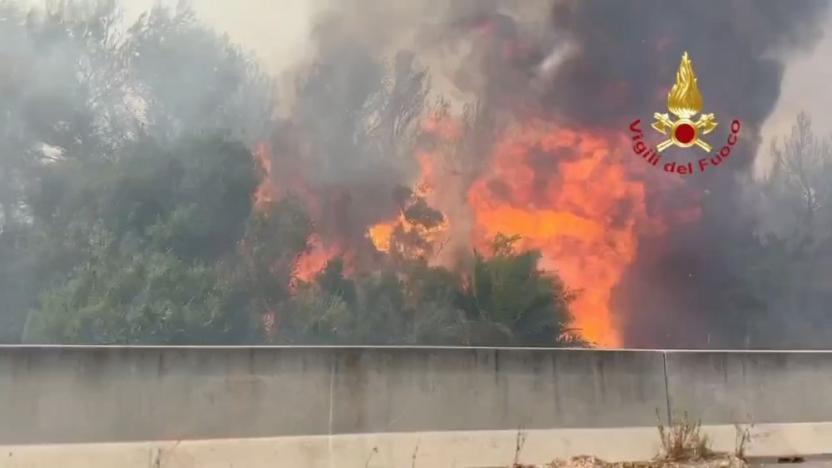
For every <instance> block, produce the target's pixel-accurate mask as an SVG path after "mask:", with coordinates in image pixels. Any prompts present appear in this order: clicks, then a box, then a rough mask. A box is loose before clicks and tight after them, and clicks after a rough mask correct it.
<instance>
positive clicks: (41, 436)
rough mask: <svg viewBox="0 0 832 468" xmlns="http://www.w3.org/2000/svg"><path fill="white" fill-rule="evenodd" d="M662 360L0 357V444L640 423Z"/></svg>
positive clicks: (193, 354)
mask: <svg viewBox="0 0 832 468" xmlns="http://www.w3.org/2000/svg"><path fill="white" fill-rule="evenodd" d="M666 408H667V395H666V393H665V381H664V359H663V356H662V355H661V353H651V352H638V351H597V352H587V351H584V350H553V349H485V348H467V349H466V348H297V347H262V348H120V347H114V348H109V347H90V348H83V347H79V348H58V347H23V348H8V347H7V348H0V421H15V424H13V425H12V424H2V425H0V444H27V443H79V442H124V441H141V440H170V439H176V440H185V439H209V438H232V437H273V436H282V435H318V434H345V433H364V432H415V431H446V430H501V429H506V430H512V429H518V428H527V429H550V428H559V427H590V428H591V427H625V426H649V425H652V424H654V423H655V415H656V411H657V410H658V411H660V412H661V413H662V414H664V413H666Z"/></svg>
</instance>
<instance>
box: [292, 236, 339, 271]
mask: <svg viewBox="0 0 832 468" xmlns="http://www.w3.org/2000/svg"><path fill="white" fill-rule="evenodd" d="M340 253H341V249H339V248H338V247H337V246H331V245H330V246H327V245H324V243H323V242H322V241H321V237H320V236H318V235H317V234H313V235H312V236H310V238H309V250H307V251H306V252H304V253H303V254H301V255H300V256H299V257H298V259H297V261H296V262H295V278H297V279H299V280H301V281H305V282H309V281H312V280H313V279H315V275H317V274H318V273H319V272H320V271H321V270H323V269H324V268H325V267H326V264H327V263H328V262H329V261H330V260H332V259H333V258H335V257H336V256H338V255H339V254H340Z"/></svg>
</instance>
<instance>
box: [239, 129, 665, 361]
mask: <svg viewBox="0 0 832 468" xmlns="http://www.w3.org/2000/svg"><path fill="white" fill-rule="evenodd" d="M422 132H423V136H425V137H427V140H429V142H430V143H429V144H421V145H417V148H415V149H414V158H415V160H416V162H418V169H419V172H418V175H417V176H416V177H415V178H414V181H413V186H412V188H411V190H410V191H408V192H407V195H406V197H405V198H404V199H403V200H402V201H401V209H400V210H399V212H398V213H397V214H395V215H394V216H393V217H391V218H390V219H388V220H386V221H381V222H379V223H377V224H375V225H372V226H368V227H367V238H368V239H369V241H370V242H371V243H372V245H373V246H374V247H375V249H376V250H378V251H379V252H383V253H386V254H389V255H398V256H400V257H406V258H424V259H426V260H427V261H429V262H430V263H432V264H437V263H438V264H445V265H451V264H452V263H451V262H446V261H445V260H446V259H445V258H442V257H441V256H439V255H437V252H438V251H440V250H441V248H442V246H443V243H445V242H448V241H450V240H451V239H450V238H451V237H454V236H457V237H462V238H463V243H464V245H465V246H467V250H468V252H469V253H470V252H471V251H472V250H473V249H477V250H478V251H479V252H482V253H488V252H490V248H489V247H490V245H491V242H492V240H493V239H494V237H495V236H496V235H497V234H503V235H508V236H519V238H520V239H519V241H518V244H517V246H518V247H519V248H521V249H536V250H538V251H540V253H541V267H542V268H543V269H544V270H546V271H549V272H552V273H555V274H558V275H559V276H560V277H561V278H562V279H563V281H564V282H565V284H566V285H567V287H569V288H570V290H572V291H574V292H576V293H577V294H576V299H575V301H574V302H573V303H572V305H571V310H572V314H573V315H574V319H575V322H574V324H573V325H574V327H575V328H578V329H579V330H580V331H581V334H582V336H583V337H584V338H585V339H587V340H588V341H590V342H593V343H595V344H596V345H598V346H604V347H615V346H619V345H620V344H621V337H620V335H619V333H618V331H617V327H616V323H615V320H614V315H613V313H612V310H611V298H612V292H613V290H614V288H615V286H616V285H617V284H618V283H619V281H620V280H621V278H622V275H623V273H624V271H625V270H626V268H627V267H628V266H629V265H630V264H631V263H632V262H633V260H634V259H635V256H636V250H637V244H638V229H639V228H640V227H641V226H646V225H648V224H649V223H650V220H649V219H648V216H647V213H646V207H645V197H646V195H645V189H644V185H643V183H642V182H640V181H639V180H638V179H636V178H634V177H632V174H631V173H630V172H629V171H628V169H627V168H626V167H625V165H624V164H623V163H622V161H621V160H620V159H616V158H615V157H614V155H613V154H612V152H611V149H610V148H611V146H612V144H613V139H609V138H606V137H604V136H599V135H596V134H593V133H592V132H590V131H579V130H574V129H567V128H560V127H558V126H556V125H555V124H554V123H551V122H546V121H531V122H525V123H523V124H522V125H520V124H515V125H514V126H512V127H511V128H509V129H507V130H505V131H504V132H503V133H502V134H501V136H500V137H499V138H498V139H497V141H496V143H494V144H493V145H492V147H491V150H490V154H486V155H474V156H476V157H477V158H481V159H482V160H485V161H487V162H486V163H485V164H484V165H483V166H481V167H480V169H479V172H477V174H476V176H475V177H472V178H469V182H468V183H467V185H465V183H464V182H462V179H464V178H463V177H460V174H459V171H458V169H454V167H456V166H454V165H453V164H446V162H447V161H448V159H449V153H451V152H453V151H454V150H453V148H456V149H457V150H458V149H459V143H460V141H461V139H463V138H464V131H463V130H462V129H461V126H460V124H459V122H458V121H456V120H454V119H453V118H451V117H449V116H448V115H447V114H444V115H439V116H438V115H432V116H430V117H429V118H427V119H426V120H425V121H424V122H423V124H422ZM615 141H616V142H619V143H620V142H621V141H620V140H615ZM454 145H456V146H454ZM621 147H622V148H626V142H624V143H623V144H622V145H621ZM257 159H258V160H261V155H260V150H258V152H257ZM263 166H264V167H265V168H267V170H268V169H270V165H267V164H263ZM471 181H472V182H471ZM307 195H308V196H314V194H311V193H310V194H307ZM274 197H275V195H274V189H273V188H264V187H263V186H262V185H261V187H259V188H258V190H257V193H256V194H255V200H256V201H257V202H258V203H259V202H260V200H272V199H274ZM313 205H314V201H313ZM312 211H313V212H314V211H316V210H312ZM313 216H314V214H313ZM463 217H465V218H466V219H464V220H463V219H461V218H463ZM457 218H460V219H457ZM313 221H314V220H313ZM451 228H454V229H451ZM460 229H462V231H460ZM460 232H462V234H460ZM337 245H338V240H337V239H322V238H321V237H320V236H319V235H315V236H313V238H312V239H311V240H310V243H309V246H310V249H309V250H308V252H307V253H305V254H303V255H301V256H300V257H299V258H298V259H297V261H296V264H295V277H296V278H297V279H300V280H304V281H309V280H311V279H313V278H314V276H315V274H316V273H317V272H319V271H320V270H321V269H323V268H324V267H325V266H326V264H327V262H328V261H329V260H330V259H331V258H333V257H335V256H343V255H345V254H354V253H355V252H346V251H345V250H344V249H342V248H336V247H334V246H337Z"/></svg>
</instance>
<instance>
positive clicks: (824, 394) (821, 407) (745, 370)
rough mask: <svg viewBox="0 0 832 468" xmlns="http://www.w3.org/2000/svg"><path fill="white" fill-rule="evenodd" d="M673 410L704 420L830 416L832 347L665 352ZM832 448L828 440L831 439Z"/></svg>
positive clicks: (813, 419) (824, 418)
mask: <svg viewBox="0 0 832 468" xmlns="http://www.w3.org/2000/svg"><path fill="white" fill-rule="evenodd" d="M665 356H666V358H667V385H668V392H669V398H670V405H671V409H672V412H673V413H675V414H676V415H678V414H680V413H682V412H684V411H687V412H688V413H690V415H692V416H693V417H696V418H699V419H701V420H702V422H703V423H704V424H734V423H746V424H762V423H794V422H822V421H832V397H830V393H832V353H830V352H827V351H794V352H784V351H755V352H736V351H725V352H666V353H665ZM829 446H830V451H832V440H830V444H829Z"/></svg>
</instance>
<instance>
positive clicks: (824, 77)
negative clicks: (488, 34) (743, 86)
mask: <svg viewBox="0 0 832 468" xmlns="http://www.w3.org/2000/svg"><path fill="white" fill-rule="evenodd" d="M20 1H23V2H28V3H31V4H38V3H42V1H43V0H20ZM161 1H162V3H164V4H168V5H175V4H176V3H178V0H161ZM331 1H333V0H233V1H232V0H191V1H190V3H191V4H192V5H193V6H194V9H195V11H196V12H197V14H198V16H199V17H200V18H201V19H202V20H203V21H205V22H206V23H208V24H210V25H211V26H213V27H215V28H217V29H219V30H221V31H224V32H226V33H227V34H228V35H229V37H230V38H231V39H232V41H234V42H236V43H238V44H240V45H241V46H242V47H243V48H245V49H248V50H249V51H251V52H252V53H254V54H255V55H256V56H257V57H259V58H260V60H261V62H262V63H263V64H264V65H265V67H266V68H267V69H268V70H270V71H271V72H274V73H277V72H279V71H280V70H282V69H284V68H285V67H286V66H287V65H290V64H292V63H294V62H296V61H297V60H298V59H300V58H302V57H304V55H306V54H307V49H306V47H307V45H308V42H307V38H308V32H309V27H310V21H311V20H312V18H313V17H314V16H315V13H316V12H317V11H320V10H322V9H323V8H324V7H323V5H326V4H327V3H329V2H331ZM391 1H404V0H391ZM449 1H452V0H449ZM154 3H156V0H123V3H122V4H123V7H124V9H125V12H126V13H127V15H128V16H129V17H135V16H137V15H138V14H140V13H141V12H142V11H145V10H147V9H148V8H150V7H151V6H152V5H153V4H154ZM826 24H827V27H826V28H825V30H826V31H828V34H827V36H826V37H824V38H823V39H822V41H821V42H820V43H819V44H818V45H817V47H816V48H815V49H814V50H813V51H812V52H810V53H804V54H799V55H797V56H795V57H793V58H792V59H791V63H790V66H789V68H788V70H787V72H786V76H785V79H784V81H783V89H782V93H781V96H780V100H779V101H778V104H777V107H776V109H775V111H774V112H773V113H772V115H771V116H770V118H769V119H768V121H767V122H766V125H765V127H764V131H763V135H764V136H765V138H766V140H767V141H766V142H765V143H764V145H763V146H762V147H761V148H762V153H761V154H760V157H758V158H757V162H758V169H759V168H765V167H766V165H767V157H766V156H767V153H768V142H769V141H770V140H771V138H773V137H775V136H783V135H785V134H787V133H788V131H789V129H790V128H791V126H792V124H793V122H794V120H795V116H796V115H797V113H798V112H799V111H801V110H805V111H807V112H808V113H809V114H810V115H811V117H812V118H813V120H814V122H815V128H816V129H817V130H818V131H819V132H820V133H823V134H826V135H832V111H830V109H832V91H830V90H829V84H830V83H832V64H830V62H829V57H832V17H829V18H827V19H826ZM705 98H706V99H707V97H705Z"/></svg>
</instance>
